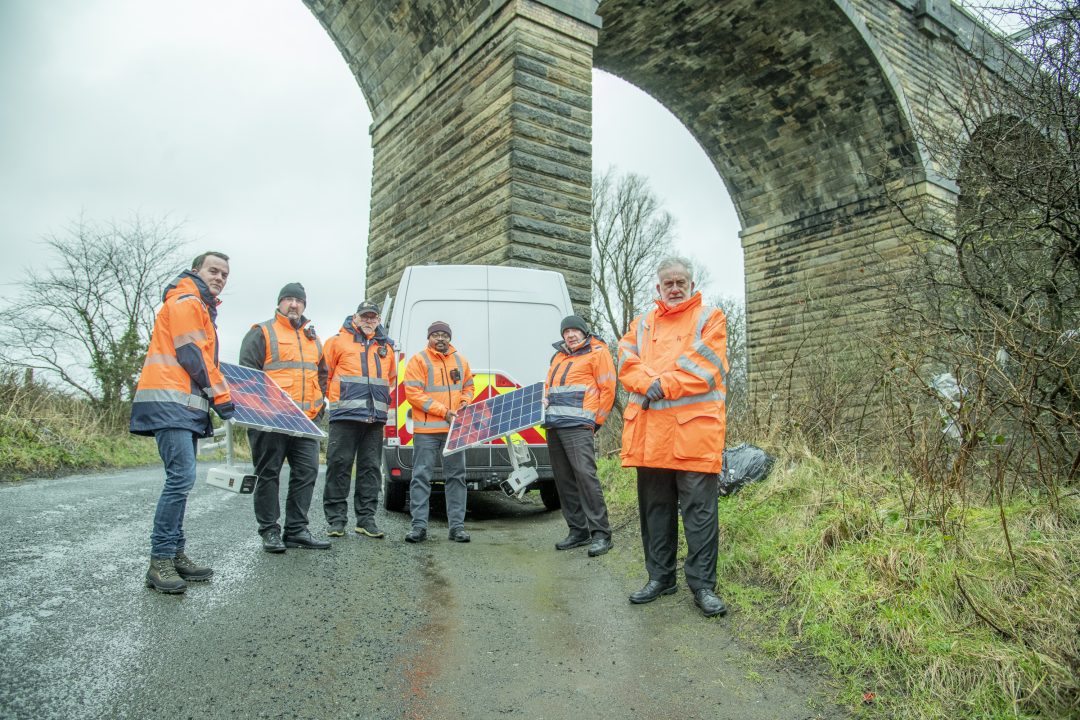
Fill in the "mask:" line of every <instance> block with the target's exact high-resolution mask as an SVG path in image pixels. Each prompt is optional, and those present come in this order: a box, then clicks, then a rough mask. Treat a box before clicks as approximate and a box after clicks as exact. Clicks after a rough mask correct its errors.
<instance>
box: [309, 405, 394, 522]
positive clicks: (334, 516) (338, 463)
mask: <svg viewBox="0 0 1080 720" xmlns="http://www.w3.org/2000/svg"><path fill="white" fill-rule="evenodd" d="M383 427H384V424H383V423H375V422H357V421H355V420H335V421H332V422H331V423H330V442H329V444H328V445H327V446H326V485H325V486H324V487H323V513H324V514H325V515H326V524H327V525H329V526H330V527H332V528H333V527H339V528H342V527H345V525H346V523H347V522H348V520H349V501H348V497H349V486H350V485H351V484H352V471H353V463H354V462H355V464H356V489H355V490H354V491H353V511H354V512H355V513H356V525H357V527H360V526H364V527H367V526H369V525H370V526H372V527H374V525H375V508H376V507H378V504H379V477H380V475H381V473H380V472H379V466H380V465H381V460H382V457H381V456H382V437H383Z"/></svg>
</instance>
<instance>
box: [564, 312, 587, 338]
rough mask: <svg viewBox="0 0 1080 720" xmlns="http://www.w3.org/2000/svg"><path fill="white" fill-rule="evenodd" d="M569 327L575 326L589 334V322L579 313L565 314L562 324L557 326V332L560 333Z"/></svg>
mask: <svg viewBox="0 0 1080 720" xmlns="http://www.w3.org/2000/svg"><path fill="white" fill-rule="evenodd" d="M570 328H577V329H578V330H580V331H581V332H583V333H585V334H586V335H588V334H589V324H588V323H587V322H585V320H583V319H582V318H581V316H580V315H567V316H566V317H564V318H563V321H562V325H560V326H559V334H560V335H562V334H563V333H564V332H566V331H567V330H569V329H570Z"/></svg>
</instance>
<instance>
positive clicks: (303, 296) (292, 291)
mask: <svg viewBox="0 0 1080 720" xmlns="http://www.w3.org/2000/svg"><path fill="white" fill-rule="evenodd" d="M287 297H294V298H298V299H300V300H303V301H304V304H305V305H307V291H306V290H304V286H303V285H301V284H300V283H298V282H296V283H289V284H288V285H286V286H285V287H283V288H281V292H279V293H278V294H277V301H278V302H281V301H282V300H284V299H285V298H287Z"/></svg>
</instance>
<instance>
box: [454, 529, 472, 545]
mask: <svg viewBox="0 0 1080 720" xmlns="http://www.w3.org/2000/svg"><path fill="white" fill-rule="evenodd" d="M450 539H451V540H453V541H454V542H469V541H470V540H472V536H471V535H469V533H467V532H465V528H454V529H453V530H451V531H450Z"/></svg>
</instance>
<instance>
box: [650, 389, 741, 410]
mask: <svg viewBox="0 0 1080 720" xmlns="http://www.w3.org/2000/svg"><path fill="white" fill-rule="evenodd" d="M726 399H727V396H726V395H725V394H724V393H723V392H722V391H720V390H710V391H709V392H705V393H699V394H698V395H687V396H686V397H684V398H679V399H678V400H653V401H652V402H651V403H650V404H649V408H650V409H651V410H666V409H667V408H674V407H682V406H683V405H693V404H695V403H703V402H724V401H725V400H726Z"/></svg>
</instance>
